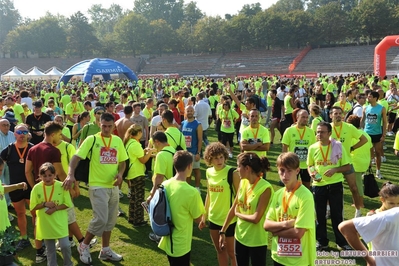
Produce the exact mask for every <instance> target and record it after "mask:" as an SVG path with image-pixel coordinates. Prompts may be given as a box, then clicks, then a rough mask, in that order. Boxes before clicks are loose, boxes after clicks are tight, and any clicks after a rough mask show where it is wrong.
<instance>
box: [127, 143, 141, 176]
mask: <svg viewBox="0 0 399 266" xmlns="http://www.w3.org/2000/svg"><path fill="white" fill-rule="evenodd" d="M126 150H127V154H128V156H129V159H130V161H129V164H130V169H129V172H128V173H127V177H126V179H128V180H130V179H133V178H136V177H139V176H144V174H145V164H142V163H141V162H140V161H139V158H142V157H143V156H144V150H143V148H142V147H141V144H140V142H138V141H137V140H135V139H130V140H129V141H128V142H127V143H126ZM126 167H129V166H128V165H126Z"/></svg>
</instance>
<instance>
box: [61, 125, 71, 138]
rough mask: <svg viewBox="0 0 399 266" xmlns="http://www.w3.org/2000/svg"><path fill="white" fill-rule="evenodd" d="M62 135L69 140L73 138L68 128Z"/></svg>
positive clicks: (64, 129) (63, 130) (63, 129)
mask: <svg viewBox="0 0 399 266" xmlns="http://www.w3.org/2000/svg"><path fill="white" fill-rule="evenodd" d="M62 134H63V135H64V136H65V137H67V138H69V139H70V138H71V131H70V130H69V128H67V127H63V128H62Z"/></svg>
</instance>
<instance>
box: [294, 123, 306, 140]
mask: <svg viewBox="0 0 399 266" xmlns="http://www.w3.org/2000/svg"><path fill="white" fill-rule="evenodd" d="M296 130H297V131H298V134H299V139H300V140H301V142H302V139H303V136H304V135H305V132H306V127H304V128H303V132H302V135H301V131H300V130H299V128H298V126H297V127H296Z"/></svg>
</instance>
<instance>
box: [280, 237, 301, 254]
mask: <svg viewBox="0 0 399 266" xmlns="http://www.w3.org/2000/svg"><path fill="white" fill-rule="evenodd" d="M277 255H278V256H281V257H301V256H302V245H301V240H300V239H299V238H283V237H279V238H278V240H277Z"/></svg>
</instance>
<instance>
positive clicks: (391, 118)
mask: <svg viewBox="0 0 399 266" xmlns="http://www.w3.org/2000/svg"><path fill="white" fill-rule="evenodd" d="M396 115H397V113H392V112H389V113H388V123H389V124H392V123H394V122H395V119H396Z"/></svg>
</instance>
